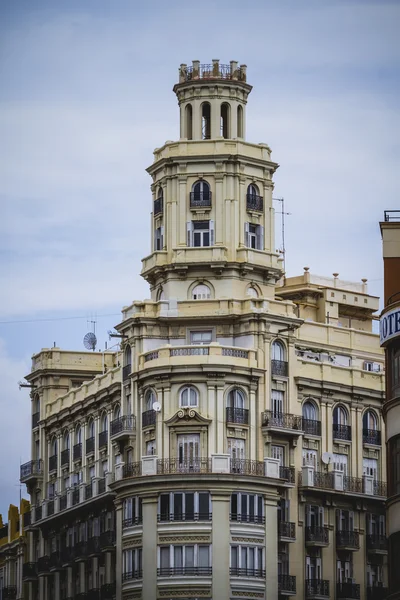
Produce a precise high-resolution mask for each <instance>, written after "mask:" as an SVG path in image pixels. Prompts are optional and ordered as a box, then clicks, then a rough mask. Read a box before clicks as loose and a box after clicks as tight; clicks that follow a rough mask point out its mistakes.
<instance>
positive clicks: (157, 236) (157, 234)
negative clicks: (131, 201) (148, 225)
mask: <svg viewBox="0 0 400 600" xmlns="http://www.w3.org/2000/svg"><path fill="white" fill-rule="evenodd" d="M163 247H164V227H162V226H161V227H157V229H156V230H155V231H154V250H155V251H159V250H162V249H163Z"/></svg>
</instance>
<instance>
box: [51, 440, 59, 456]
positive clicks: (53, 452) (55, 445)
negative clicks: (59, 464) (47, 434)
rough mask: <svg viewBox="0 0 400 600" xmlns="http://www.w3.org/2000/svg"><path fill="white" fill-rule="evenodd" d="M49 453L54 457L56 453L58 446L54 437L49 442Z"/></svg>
mask: <svg viewBox="0 0 400 600" xmlns="http://www.w3.org/2000/svg"><path fill="white" fill-rule="evenodd" d="M51 453H52V455H53V456H56V455H57V453H58V444H57V438H56V437H53V439H52V440H51Z"/></svg>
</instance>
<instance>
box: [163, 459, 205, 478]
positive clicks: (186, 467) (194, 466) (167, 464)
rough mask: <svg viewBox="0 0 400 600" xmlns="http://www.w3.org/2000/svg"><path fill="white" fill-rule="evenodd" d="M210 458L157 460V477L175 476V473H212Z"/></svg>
mask: <svg viewBox="0 0 400 600" xmlns="http://www.w3.org/2000/svg"><path fill="white" fill-rule="evenodd" d="M211 472H212V471H211V459H210V458H191V459H187V460H180V459H179V458H163V459H158V460H157V475H173V474H175V473H185V474H193V473H211Z"/></svg>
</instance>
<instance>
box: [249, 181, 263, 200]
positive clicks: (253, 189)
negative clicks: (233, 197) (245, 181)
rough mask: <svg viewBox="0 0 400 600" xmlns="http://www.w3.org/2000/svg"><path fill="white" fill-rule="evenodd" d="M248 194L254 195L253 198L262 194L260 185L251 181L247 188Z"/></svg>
mask: <svg viewBox="0 0 400 600" xmlns="http://www.w3.org/2000/svg"><path fill="white" fill-rule="evenodd" d="M247 195H248V196H250V197H252V198H256V196H259V195H260V192H259V189H258V187H257V186H256V185H255V184H254V183H251V184H250V185H249V186H248V188H247Z"/></svg>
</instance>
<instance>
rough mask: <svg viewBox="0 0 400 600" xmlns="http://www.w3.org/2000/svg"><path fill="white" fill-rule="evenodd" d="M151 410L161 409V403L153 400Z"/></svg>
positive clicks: (157, 410) (158, 410)
mask: <svg viewBox="0 0 400 600" xmlns="http://www.w3.org/2000/svg"><path fill="white" fill-rule="evenodd" d="M153 410H154V411H155V412H160V410H161V404H160V403H159V402H153Z"/></svg>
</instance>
